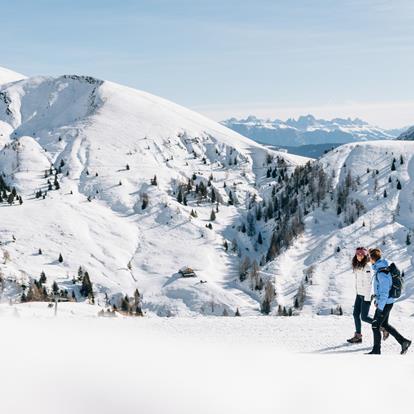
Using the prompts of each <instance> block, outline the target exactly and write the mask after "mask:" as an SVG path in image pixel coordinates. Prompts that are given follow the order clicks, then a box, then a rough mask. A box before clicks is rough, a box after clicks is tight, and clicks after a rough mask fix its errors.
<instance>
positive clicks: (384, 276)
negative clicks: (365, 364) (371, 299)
mask: <svg viewBox="0 0 414 414" xmlns="http://www.w3.org/2000/svg"><path fill="white" fill-rule="evenodd" d="M369 255H370V258H371V263H372V270H373V271H374V295H375V302H376V307H377V309H376V311H375V314H374V320H373V321H372V332H373V334H374V346H373V348H372V351H371V352H368V354H370V355H372V354H381V332H380V329H381V327H383V328H384V329H386V330H387V331H388V332H389V334H390V335H391V336H393V337H394V338H395V339H396V341H397V342H398V343H399V344H400V345H401V354H405V353H406V352H407V350H408V348H409V347H410V345H411V341H410V340H408V339H406V338H404V337H403V336H402V335H401V334H400V333H399V332H398V331H397V330H396V329H395V328H394V327H393V326H391V325H390V324H389V322H388V319H389V316H390V312H391V309H392V307H393V304H394V301H395V299H394V298H391V297H390V295H389V293H390V289H391V286H392V276H391V274H390V273H389V271H388V261H387V260H385V259H383V258H382V257H381V256H382V253H381V250H380V249H370V250H369Z"/></svg>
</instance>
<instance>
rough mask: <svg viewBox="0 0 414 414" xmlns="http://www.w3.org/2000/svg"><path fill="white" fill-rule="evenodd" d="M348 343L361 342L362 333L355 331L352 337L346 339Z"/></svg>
mask: <svg viewBox="0 0 414 414" xmlns="http://www.w3.org/2000/svg"><path fill="white" fill-rule="evenodd" d="M346 342H348V343H350V344H360V343H361V342H362V335H361V334H359V333H356V334H355V335H354V336H353V337H352V338H349V339H347V340H346Z"/></svg>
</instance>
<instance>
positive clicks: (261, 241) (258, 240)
mask: <svg viewBox="0 0 414 414" xmlns="http://www.w3.org/2000/svg"><path fill="white" fill-rule="evenodd" d="M257 243H259V244H263V238H262V233H261V232H259V235H258V236H257Z"/></svg>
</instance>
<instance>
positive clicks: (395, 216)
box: [262, 141, 414, 316]
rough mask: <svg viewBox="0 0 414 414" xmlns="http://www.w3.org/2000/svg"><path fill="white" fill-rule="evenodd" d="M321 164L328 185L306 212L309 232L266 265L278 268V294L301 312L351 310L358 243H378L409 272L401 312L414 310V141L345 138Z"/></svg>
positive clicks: (273, 271) (274, 270)
mask: <svg viewBox="0 0 414 414" xmlns="http://www.w3.org/2000/svg"><path fill="white" fill-rule="evenodd" d="M317 164H319V165H321V167H322V169H323V171H325V172H326V174H327V176H328V177H330V183H329V187H330V190H329V193H328V196H327V197H326V198H325V200H324V201H323V202H321V204H320V207H318V208H315V209H314V210H313V211H312V212H311V213H310V214H309V215H308V216H307V217H306V218H305V219H304V223H305V225H304V233H303V235H302V236H301V237H299V238H297V239H296V240H295V241H294V242H293V244H292V245H291V246H290V247H289V248H288V249H287V250H285V251H284V252H282V254H280V255H279V256H278V257H277V258H276V259H275V260H274V261H272V262H270V263H268V264H267V265H266V266H265V267H264V268H263V269H262V271H263V272H267V273H271V274H274V275H275V283H276V291H277V295H278V296H277V298H278V299H277V302H278V303H279V304H281V305H282V306H292V304H293V303H295V300H296V298H299V299H300V300H299V302H303V308H302V303H299V307H300V308H302V310H301V312H302V313H309V314H314V313H318V314H327V313H330V312H331V311H332V310H333V311H334V312H335V310H336V309H337V307H338V306H341V307H342V308H343V310H344V311H346V312H349V311H351V310H352V303H353V298H354V295H355V291H354V279H353V275H352V272H351V268H350V262H351V258H352V256H353V254H354V253H353V252H354V249H355V248H356V247H357V246H367V247H379V248H380V249H381V250H383V252H384V256H385V257H386V258H387V259H389V260H390V261H393V262H395V263H396V264H397V266H399V268H400V269H401V270H403V271H404V273H405V279H406V283H405V291H404V294H403V296H402V297H401V298H400V299H399V300H398V305H397V306H396V311H395V312H400V313H402V314H404V315H406V316H408V315H411V316H412V315H413V314H414V277H413V276H414V275H413V264H414V259H413V257H414V255H413V253H414V249H413V244H412V240H413V236H414V197H413V196H414V142H401V141H376V142H365V143H353V144H346V145H343V146H341V147H339V148H337V149H335V150H333V151H331V152H329V153H328V154H327V155H326V156H324V157H323V158H322V159H321V160H320V161H319V162H317Z"/></svg>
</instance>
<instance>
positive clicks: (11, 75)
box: [0, 66, 26, 85]
mask: <svg viewBox="0 0 414 414" xmlns="http://www.w3.org/2000/svg"><path fill="white" fill-rule="evenodd" d="M25 78H26V76H24V75H22V74H21V73H18V72H14V71H12V70H10V69H6V68H3V67H1V66H0V85H1V84H3V83H10V82H15V81H18V80H21V79H25Z"/></svg>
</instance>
